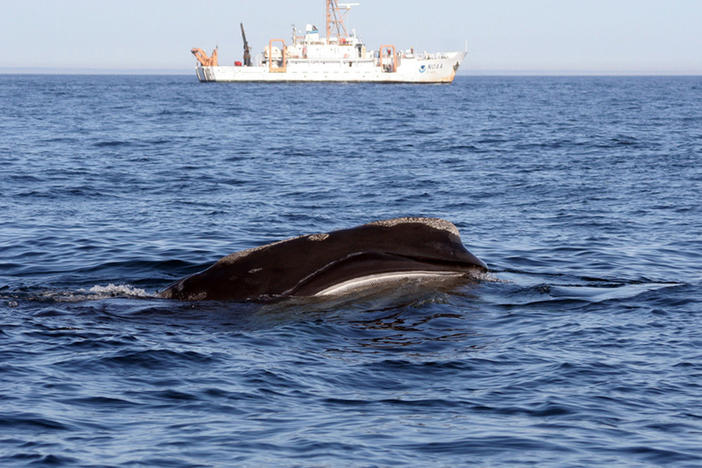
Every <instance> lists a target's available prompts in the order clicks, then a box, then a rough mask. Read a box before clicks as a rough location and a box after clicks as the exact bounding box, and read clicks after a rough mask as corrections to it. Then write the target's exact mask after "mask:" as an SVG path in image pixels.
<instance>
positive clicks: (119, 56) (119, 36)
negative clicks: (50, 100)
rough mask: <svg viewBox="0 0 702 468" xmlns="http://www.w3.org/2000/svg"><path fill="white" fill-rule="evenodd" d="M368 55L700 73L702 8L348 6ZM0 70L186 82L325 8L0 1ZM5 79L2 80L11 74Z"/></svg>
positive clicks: (551, 68) (679, 2)
mask: <svg viewBox="0 0 702 468" xmlns="http://www.w3.org/2000/svg"><path fill="white" fill-rule="evenodd" d="M358 2H360V3H361V5H360V6H358V7H355V8H354V9H353V10H352V11H351V13H350V15H349V19H348V24H349V25H350V26H351V27H354V28H355V29H356V30H357V31H358V33H359V35H360V37H361V38H362V39H364V40H365V41H366V43H367V45H368V46H369V47H370V48H377V47H378V46H379V45H380V44H395V45H396V46H398V47H400V48H403V49H404V48H409V47H414V48H415V49H418V50H428V51H438V50H459V49H463V47H464V43H465V41H468V48H469V56H468V59H467V61H466V62H465V64H464V66H462V67H461V68H462V71H463V72H469V73H490V72H547V73H589V72H600V73H602V72H604V73H695V74H702V0H636V1H635V0H578V1H576V0H490V1H488V0H485V1H478V0H435V1H422V0H358ZM0 7H1V10H0V11H1V12H2V13H1V14H0V43H2V48H0V69H3V70H4V71H8V69H13V68H14V69H17V68H34V67H47V68H54V69H55V68H59V69H86V68H90V69H98V70H100V69H132V70H133V69H141V70H147V71H148V70H157V69H168V70H182V71H185V72H188V71H191V70H192V69H193V67H194V58H193V57H192V56H191V54H190V49H191V48H192V47H194V46H197V47H202V48H205V49H207V51H208V53H209V52H210V51H211V49H212V48H213V47H214V46H215V45H219V55H220V63H221V64H231V62H233V61H234V60H235V59H236V60H240V58H241V54H242V43H241V36H240V33H239V22H240V21H243V22H244V26H245V27H246V31H247V35H248V37H249V42H250V43H251V44H252V46H253V48H254V50H255V51H256V53H258V52H260V50H261V49H262V48H263V47H264V45H265V44H267V43H268V39H270V38H284V39H286V40H287V39H288V38H289V36H290V29H291V25H292V24H295V25H297V26H298V27H299V28H303V27H304V25H305V24H306V23H313V24H317V25H318V26H319V27H320V29H322V28H323V27H324V17H323V13H324V1H323V0H202V1H199V2H195V1H185V0H139V1H136V0H0ZM9 71H12V70H9Z"/></svg>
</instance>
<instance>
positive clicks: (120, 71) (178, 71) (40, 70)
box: [0, 67, 702, 77]
mask: <svg viewBox="0 0 702 468" xmlns="http://www.w3.org/2000/svg"><path fill="white" fill-rule="evenodd" d="M191 74H192V75H193V76H194V75H195V74H194V69H184V68H90V67H0V75H171V76H183V75H191ZM456 76H457V77H459V76H702V71H693V70H688V71H672V70H568V69H564V70H540V69H513V70H505V69H479V70H476V69H472V70H471V69H469V70H459V72H458V73H457V74H456Z"/></svg>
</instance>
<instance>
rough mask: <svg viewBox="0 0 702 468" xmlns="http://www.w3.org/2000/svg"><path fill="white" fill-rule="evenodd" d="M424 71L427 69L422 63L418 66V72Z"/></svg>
mask: <svg viewBox="0 0 702 468" xmlns="http://www.w3.org/2000/svg"><path fill="white" fill-rule="evenodd" d="M425 71H427V66H426V65H422V66H421V67H419V73H424V72H425Z"/></svg>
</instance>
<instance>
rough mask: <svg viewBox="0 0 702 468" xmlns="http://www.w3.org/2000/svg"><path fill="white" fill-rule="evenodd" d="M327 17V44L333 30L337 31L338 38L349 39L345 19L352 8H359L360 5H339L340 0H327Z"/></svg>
mask: <svg viewBox="0 0 702 468" xmlns="http://www.w3.org/2000/svg"><path fill="white" fill-rule="evenodd" d="M325 3H326V10H327V11H326V16H327V44H329V39H331V35H332V29H335V30H336V31H335V32H336V37H337V38H342V37H343V38H345V37H348V32H346V25H344V19H345V18H346V15H347V13H348V12H349V11H350V10H351V7H354V6H358V5H360V3H339V2H338V0H325Z"/></svg>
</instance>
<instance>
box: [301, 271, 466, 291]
mask: <svg viewBox="0 0 702 468" xmlns="http://www.w3.org/2000/svg"><path fill="white" fill-rule="evenodd" d="M462 277H466V274H465V273H461V272H456V271H393V272H388V273H377V274H372V275H367V276H360V277H357V278H352V279H349V280H346V281H343V282H341V283H337V284H334V285H332V286H329V287H327V288H325V289H323V290H321V291H319V292H317V293H315V294H313V297H319V296H343V295H346V294H352V293H355V292H358V291H362V290H368V289H381V288H386V287H390V286H392V285H393V284H399V283H402V282H405V281H421V282H425V281H440V280H455V279H458V278H462Z"/></svg>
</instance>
